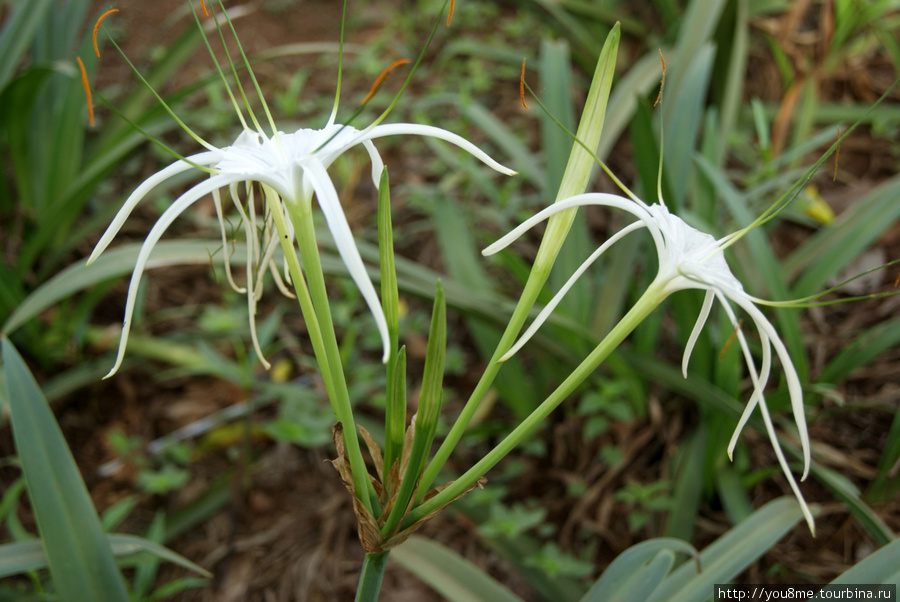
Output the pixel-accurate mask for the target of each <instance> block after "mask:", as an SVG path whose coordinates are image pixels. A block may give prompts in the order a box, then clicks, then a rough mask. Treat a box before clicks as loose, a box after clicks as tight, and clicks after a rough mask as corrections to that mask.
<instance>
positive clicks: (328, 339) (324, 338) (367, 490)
mask: <svg viewBox="0 0 900 602" xmlns="http://www.w3.org/2000/svg"><path fill="white" fill-rule="evenodd" d="M265 188H266V198H267V199H268V201H269V204H270V207H269V210H270V211H271V213H272V216H273V219H274V221H275V229H276V230H277V231H278V238H279V240H280V241H281V246H282V249H283V250H284V255H285V257H286V258H287V262H288V270H289V271H290V274H291V281H292V283H293V285H294V289H295V290H296V291H297V300H298V301H299V303H300V310H301V312H302V313H303V319H304V320H305V321H306V327H307V329H308V330H309V333H310V340H311V341H312V343H313V351H314V352H315V354H316V361H317V362H318V364H319V369H320V372H321V374H322V380H323V381H324V383H325V390H326V392H327V393H328V399H329V401H330V402H331V407H332V410H333V411H334V415H335V416H336V417H337V419H338V421H339V422H340V423H341V425H342V426H343V427H344V446H345V450H346V453H347V458H348V460H349V462H350V470H351V472H352V473H353V487H354V489H355V491H356V496H357V497H358V498H359V500H360V501H361V502H362V503H363V504H364V505H365V506H366V508H368V509H369V510H370V511H371V512H372V514H374V515H375V516H377V515H378V512H376V510H377V509H376V508H374V507H373V506H372V503H373V500H374V499H377V498H374V497H373V495H374V488H373V487H372V481H371V479H369V472H368V470H366V464H365V461H364V460H363V457H362V451H361V450H360V447H359V439H358V438H357V436H356V423H355V421H354V419H353V409H352V408H351V407H350V394H349V392H348V390H347V382H346V380H345V379H344V371H343V366H342V365H341V356H340V350H339V348H338V344H337V338H336V337H335V334H334V326H333V323H332V320H331V309H330V307H329V305H328V296H327V292H326V290H325V277H324V275H323V274H322V264H321V261H320V260H319V249H318V247H317V246H316V238H315V229H314V224H313V219H312V211H310V210H309V208H310V207H311V206H310V204H309V203H305V204H304V205H305V207H306V208H307V209H306V210H304V208H303V207H300V206H299V205H294V204H293V203H284V206H286V207H287V210H288V216H289V217H290V219H291V222H292V223H293V226H294V232H295V233H296V236H297V242H298V246H299V248H300V256H301V258H302V259H303V265H304V266H305V267H306V270H305V274H306V278H304V270H303V269H302V268H301V267H300V262H299V261H298V260H297V253H296V251H295V250H294V245H293V244H292V243H291V242H290V240H289V239H288V228H287V223H286V222H285V220H284V214H283V213H282V201H281V200H280V199H279V198H278V195H277V193H276V192H275V191H274V190H271V189H270V188H268V187H265ZM307 282H308V288H307ZM310 293H312V294H310Z"/></svg>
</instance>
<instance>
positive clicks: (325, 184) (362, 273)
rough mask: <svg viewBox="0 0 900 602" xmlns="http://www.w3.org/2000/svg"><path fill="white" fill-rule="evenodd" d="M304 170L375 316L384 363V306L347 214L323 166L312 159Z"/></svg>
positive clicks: (387, 347)
mask: <svg viewBox="0 0 900 602" xmlns="http://www.w3.org/2000/svg"><path fill="white" fill-rule="evenodd" d="M303 168H304V172H305V174H306V176H307V178H308V181H309V183H310V184H311V185H312V187H313V189H314V190H315V193H316V198H317V199H318V201H319V207H321V209H322V213H323V214H324V215H325V221H326V223H327V224H328V229H329V230H330V231H331V236H332V237H333V238H334V243H335V246H336V247H337V250H338V254H340V256H341V259H342V260H343V261H344V265H346V266H347V272H348V273H349V274H350V277H351V278H352V279H353V282H355V283H356V286H357V288H359V292H360V293H361V294H362V296H363V299H365V301H366V304H367V305H368V306H369V311H371V312H372V316H374V318H375V324H376V325H377V327H378V332H379V333H380V334H381V341H382V343H383V347H384V354H383V357H382V361H383V362H387V361H388V358H389V357H390V353H391V349H390V337H389V335H388V327H387V319H386V318H385V317H384V309H383V308H382V307H381V301H380V300H379V299H378V294H377V293H376V292H375V286H374V285H373V284H372V280H371V279H370V278H369V273H368V272H367V271H366V266H365V264H364V263H363V260H362V257H360V255H359V249H357V248H356V241H354V240H353V233H352V232H351V231H350V224H348V223H347V217H346V216H345V215H344V210H343V208H342V207H341V202H340V200H339V199H338V195H337V191H336V190H335V189H334V184H332V183H331V178H329V177H328V172H327V171H326V170H325V167H324V166H323V165H322V164H321V163H319V162H318V161H316V160H310V161H308V162H306V163H304V165H303Z"/></svg>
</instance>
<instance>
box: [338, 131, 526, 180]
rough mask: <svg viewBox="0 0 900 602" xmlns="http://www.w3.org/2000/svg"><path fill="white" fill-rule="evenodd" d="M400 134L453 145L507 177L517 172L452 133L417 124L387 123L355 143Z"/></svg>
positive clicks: (367, 133) (365, 133)
mask: <svg viewBox="0 0 900 602" xmlns="http://www.w3.org/2000/svg"><path fill="white" fill-rule="evenodd" d="M402 134H411V135H413V136H427V137H429V138H437V139H439V140H443V141H444V142H449V143H450V144H455V145H456V146H458V147H459V148H461V149H463V150H464V151H466V152H467V153H469V154H470V155H472V156H473V157H475V158H476V159H478V160H479V161H481V162H482V163H484V164H485V165H487V166H488V167H490V168H491V169H493V170H494V171H498V172H500V173H502V174H504V175H507V176H514V175H516V174H517V173H518V172H516V171H513V170H512V169H509V168H508V167H504V166H503V165H500V164H499V163H497V162H496V161H494V160H493V159H492V158H491V157H490V156H489V155H488V154H487V153H486V152H484V151H483V150H481V149H480V148H478V147H477V146H475V145H474V144H472V143H471V142H469V141H468V140H466V139H465V138H463V137H462V136H459V135H457V134H454V133H453V132H448V131H447V130H444V129H441V128H439V127H434V126H431V125H421V124H418V123H389V124H385V125H377V126H375V127H374V128H371V129H367V130H363V131H362V132H361V133H360V136H359V138H357V140H356V142H362V141H364V140H372V139H375V138H383V137H385V136H397V135H402Z"/></svg>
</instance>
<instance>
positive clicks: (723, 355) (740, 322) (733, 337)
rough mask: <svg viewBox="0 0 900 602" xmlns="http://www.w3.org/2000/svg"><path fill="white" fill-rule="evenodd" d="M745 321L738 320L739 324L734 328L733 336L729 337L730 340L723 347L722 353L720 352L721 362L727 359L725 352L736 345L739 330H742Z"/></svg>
mask: <svg viewBox="0 0 900 602" xmlns="http://www.w3.org/2000/svg"><path fill="white" fill-rule="evenodd" d="M743 322H744V321H743V320H738V321H737V324H735V326H734V331H733V332H732V333H731V336H730V337H728V340H727V341H725V346H724V347H722V351H720V352H719V361H720V362H721V361H722V358H723V357H725V352H726V351H728V348H729V347H731V344H732V343H734V340H735V339H736V338H737V334H738V330H740V329H741V324H743Z"/></svg>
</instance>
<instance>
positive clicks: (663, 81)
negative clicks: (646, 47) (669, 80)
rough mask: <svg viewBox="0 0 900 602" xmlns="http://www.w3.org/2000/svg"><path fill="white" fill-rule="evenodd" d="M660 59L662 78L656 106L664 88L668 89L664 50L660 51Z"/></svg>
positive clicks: (655, 102)
mask: <svg viewBox="0 0 900 602" xmlns="http://www.w3.org/2000/svg"><path fill="white" fill-rule="evenodd" d="M659 60H660V61H662V80H661V81H660V82H659V94H657V95H656V101H654V103H653V106H654V107H655V106H656V105H658V104H659V101H661V100H662V95H663V90H665V89H666V57H664V56H663V53H662V50H660V51H659Z"/></svg>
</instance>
